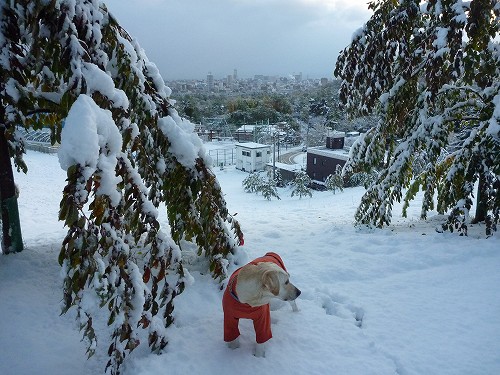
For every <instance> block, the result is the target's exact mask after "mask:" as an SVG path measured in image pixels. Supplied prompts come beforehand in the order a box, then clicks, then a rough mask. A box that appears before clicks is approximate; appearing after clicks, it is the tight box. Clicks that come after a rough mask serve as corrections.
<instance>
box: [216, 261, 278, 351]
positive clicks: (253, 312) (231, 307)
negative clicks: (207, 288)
mask: <svg viewBox="0 0 500 375" xmlns="http://www.w3.org/2000/svg"><path fill="white" fill-rule="evenodd" d="M262 262H273V263H275V264H277V265H278V266H279V267H281V268H283V270H285V272H286V268H285V265H284V264H283V260H282V259H281V257H280V256H279V255H278V254H276V253H272V252H270V253H267V254H266V255H264V256H263V257H260V258H257V259H254V260H253V261H251V262H250V264H254V265H256V264H259V263H262ZM240 269H241V267H240V268H238V269H237V270H236V271H234V273H233V274H232V275H231V277H230V278H229V283H228V284H227V287H226V290H225V291H224V296H223V297H222V308H223V310H224V341H226V342H230V341H233V340H235V339H236V338H237V337H238V336H239V335H240V330H239V329H238V322H239V320H240V319H252V320H253V326H254V329H255V338H256V341H257V343H259V344H262V343H264V342H266V341H267V340H269V339H270V338H271V337H273V334H272V332H271V312H270V310H269V304H265V305H263V306H257V307H252V306H250V305H249V304H247V303H241V302H240V301H239V300H238V296H237V295H236V285H235V284H236V283H235V281H236V278H237V277H238V273H239V271H240Z"/></svg>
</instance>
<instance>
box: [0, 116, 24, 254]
mask: <svg viewBox="0 0 500 375" xmlns="http://www.w3.org/2000/svg"><path fill="white" fill-rule="evenodd" d="M0 205H1V213H2V216H1V221H2V251H3V253H4V254H8V253H12V252H18V251H21V250H23V238H22V235H21V224H20V222H19V209H18V206H17V194H16V187H15V184H14V174H13V173H12V163H11V160H10V155H9V147H8V144H7V139H6V138H5V126H1V125H0Z"/></svg>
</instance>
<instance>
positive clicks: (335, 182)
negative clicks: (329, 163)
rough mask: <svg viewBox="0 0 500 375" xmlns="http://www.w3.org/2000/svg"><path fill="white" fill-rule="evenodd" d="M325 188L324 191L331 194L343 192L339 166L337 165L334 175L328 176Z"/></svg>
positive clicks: (342, 180)
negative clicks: (328, 191)
mask: <svg viewBox="0 0 500 375" xmlns="http://www.w3.org/2000/svg"><path fill="white" fill-rule="evenodd" d="M325 186H326V189H327V190H330V191H331V192H333V194H335V193H336V191H337V190H339V191H343V190H344V179H343V177H342V167H341V166H340V165H337V169H336V171H335V173H332V174H330V175H328V177H327V178H326V180H325Z"/></svg>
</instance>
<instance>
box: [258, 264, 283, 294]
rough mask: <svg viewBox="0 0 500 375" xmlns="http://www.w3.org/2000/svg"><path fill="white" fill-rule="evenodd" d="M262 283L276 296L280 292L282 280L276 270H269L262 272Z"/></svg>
mask: <svg viewBox="0 0 500 375" xmlns="http://www.w3.org/2000/svg"><path fill="white" fill-rule="evenodd" d="M262 285H264V288H266V289H267V290H269V291H270V292H271V293H272V294H274V295H275V296H277V295H278V294H280V280H279V278H278V274H277V273H276V271H274V270H269V271H266V272H264V273H263V274H262Z"/></svg>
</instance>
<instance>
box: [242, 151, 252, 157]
mask: <svg viewBox="0 0 500 375" xmlns="http://www.w3.org/2000/svg"><path fill="white" fill-rule="evenodd" d="M241 153H242V154H243V156H250V152H249V151H242V152H241Z"/></svg>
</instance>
